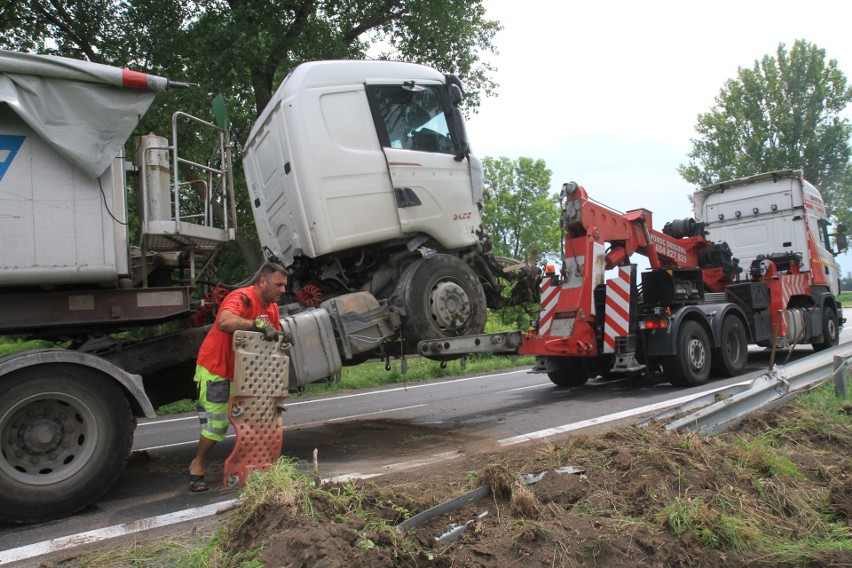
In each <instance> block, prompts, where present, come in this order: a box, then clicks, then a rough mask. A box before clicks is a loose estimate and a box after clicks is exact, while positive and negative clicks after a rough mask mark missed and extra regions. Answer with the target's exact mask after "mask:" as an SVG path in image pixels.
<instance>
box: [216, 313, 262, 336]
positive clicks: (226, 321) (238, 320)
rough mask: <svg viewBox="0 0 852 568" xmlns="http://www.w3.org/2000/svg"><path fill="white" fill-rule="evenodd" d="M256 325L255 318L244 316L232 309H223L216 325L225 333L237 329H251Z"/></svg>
mask: <svg viewBox="0 0 852 568" xmlns="http://www.w3.org/2000/svg"><path fill="white" fill-rule="evenodd" d="M253 325H254V320H250V319H246V318H242V317H240V316H238V315H237V314H235V313H234V312H232V311H230V310H221V311H220V313H219V317H217V318H216V327H217V328H219V331H224V332H225V333H234V332H235V331H240V330H242V331H249V330H250V329H251V328H252V326H253Z"/></svg>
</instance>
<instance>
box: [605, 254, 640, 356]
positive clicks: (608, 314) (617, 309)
mask: <svg viewBox="0 0 852 568" xmlns="http://www.w3.org/2000/svg"><path fill="white" fill-rule="evenodd" d="M632 270H633V267H632V266H622V267H619V269H618V276H617V277H615V278H610V279H609V280H607V281H606V307H605V308H604V345H603V351H604V353H615V338H616V337H624V336H626V335H628V333H629V329H630V280H631V272H632Z"/></svg>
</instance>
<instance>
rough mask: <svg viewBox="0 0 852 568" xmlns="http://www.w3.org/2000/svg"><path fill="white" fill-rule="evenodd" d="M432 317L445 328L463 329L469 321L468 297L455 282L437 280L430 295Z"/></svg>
mask: <svg viewBox="0 0 852 568" xmlns="http://www.w3.org/2000/svg"><path fill="white" fill-rule="evenodd" d="M430 308H431V313H432V318H433V319H434V320H435V322H436V323H437V324H438V325H439V326H440V327H441V328H442V329H446V330H464V329H465V327H466V326H467V323H468V322H469V321H470V317H471V313H470V299H469V298H468V297H467V294H466V293H465V291H464V288H462V287H461V286H459V285H458V284H456V283H455V282H439V283H438V284H437V285H435V287H434V288H433V289H432V294H431V296H430Z"/></svg>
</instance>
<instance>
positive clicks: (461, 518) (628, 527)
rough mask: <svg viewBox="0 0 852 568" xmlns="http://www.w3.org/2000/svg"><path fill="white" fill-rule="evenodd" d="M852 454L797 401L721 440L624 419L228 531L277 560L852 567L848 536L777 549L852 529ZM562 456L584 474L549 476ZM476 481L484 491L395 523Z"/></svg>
mask: <svg viewBox="0 0 852 568" xmlns="http://www.w3.org/2000/svg"><path fill="white" fill-rule="evenodd" d="M847 412H848V407H847ZM845 424H846V426H848V424H849V422H848V420H847V421H846V422H845ZM850 455H852V431H850V428H849V427H841V428H839V429H835V428H826V427H825V425H823V424H818V423H813V419H812V418H810V417H809V415H808V414H807V413H805V412H804V411H803V410H802V409H801V408H800V407H798V406H797V405H795V404H794V405H788V406H785V407H783V408H781V409H778V410H775V411H772V412H770V413H766V414H763V415H760V416H759V417H757V418H753V419H750V420H749V421H747V422H745V423H743V424H742V425H740V426H739V427H738V428H736V429H734V430H732V431H729V432H726V433H724V434H721V435H719V436H715V437H708V438H702V437H698V436H696V435H691V434H689V435H681V434H676V433H671V432H668V431H666V430H665V429H664V428H662V427H658V426H657V427H651V428H645V429H639V428H636V427H629V428H623V429H620V430H616V431H613V432H609V433H605V434H602V435H587V436H574V437H570V438H565V439H562V440H560V441H559V442H556V443H554V442H549V443H545V444H541V445H524V446H523V447H517V448H515V447H513V448H511V449H507V450H503V451H499V452H492V453H483V454H478V455H468V456H465V457H460V458H457V459H455V460H450V461H446V462H442V463H439V464H434V465H432V466H428V467H423V468H420V469H419V470H416V471H413V472H404V473H398V474H394V475H392V476H387V477H382V478H378V479H376V480H369V481H356V482H352V483H349V484H347V485H332V486H326V487H324V488H323V489H322V490H321V491H312V492H311V498H310V501H311V508H312V510H311V514H310V515H307V516H306V515H305V510H304V503H301V502H297V503H296V504H295V505H286V506H276V505H273V504H269V503H266V504H262V505H260V506H259V507H258V508H257V509H256V510H255V511H254V512H253V513H252V514H250V515H249V516H248V518H247V519H246V520H245V521H244V522H242V523H241V524H240V525H239V526H232V527H230V532H229V533H228V534H229V536H228V537H227V538H225V541H224V542H225V547H226V549H227V550H229V551H230V552H232V553H238V552H243V551H247V550H252V549H254V548H255V547H261V550H262V552H261V553H260V555H259V557H258V558H259V560H260V561H261V562H262V563H263V565H264V566H282V567H283V566H288V567H299V566H304V567H308V566H317V567H339V566H347V567H349V566H370V567H381V566H388V567H390V566H437V567H468V566H471V567H472V566H500V567H508V566H524V567H527V566H542V567H544V566H548V567H550V566H568V567H592V566H595V567H602V566H609V567H622V566H623V567H628V566H630V567H636V566H648V567H652V566H666V567H669V566H696V567H705V566H706V567H714V568H715V567H720V566H746V565H747V566H773V567H776V566H788V565H789V566H832V567H835V566H836V567H840V566H846V567H849V566H852V552H850V547H849V546H848V542H847V546H845V547H843V546H833V547H832V546H822V547H820V546H812V547H808V546H807V545H805V544H803V545H802V547H801V548H800V551H801V550H805V551H806V553H805V555H804V559H803V558H802V556H801V555H799V556H797V555H795V554H793V553H788V552H787V551H786V544H787V543H806V542H810V540H809V539H827V538H829V537H828V536H827V533H826V530H828V532H830V531H833V530H839V531H841V532H843V531H845V533H844V534H845V538H847V539H848V538H849V537H850V535H852V532H850V530H852V529H850V527H852V462H850V458H849V456H850ZM566 466H571V467H573V468H575V470H577V471H576V472H574V473H559V472H557V471H556V470H557V469H558V468H563V467H566ZM540 472H545V473H544V476H543V477H542V478H541V480H540V481H538V482H537V483H533V484H525V483H524V482H523V477H522V476H523V475H524V474H539V473H540ZM320 473H321V471H320ZM479 486H488V487H489V488H490V495H488V496H487V497H485V498H484V499H482V500H480V501H477V502H473V503H470V504H468V505H466V506H464V507H462V508H461V509H459V510H456V511H453V512H448V513H446V514H442V515H438V516H436V517H435V518H433V519H431V520H429V521H427V522H425V523H424V524H422V525H420V526H418V527H416V528H413V529H410V530H408V531H406V532H404V533H402V532H400V531H398V530H396V529H394V528H392V527H393V525H396V524H398V523H401V522H402V521H404V520H406V519H408V518H409V517H411V516H413V515H415V514H417V513H420V512H422V511H425V510H427V509H429V508H431V507H434V506H436V505H438V504H440V503H443V502H445V501H448V500H450V499H453V498H456V497H458V496H460V495H463V494H465V493H467V492H468V491H471V490H472V489H474V488H476V487H479ZM826 519H830V521H831V522H829V523H826ZM460 526H465V528H464V529H460V528H456V531H455V532H457V533H460V536H459V537H458V538H457V540H454V541H451V542H447V541H439V540H437V538H438V537H440V536H441V535H444V534H445V533H447V532H449V531H451V530H452V529H453V528H454V527H460ZM826 526H829V527H830V528H829V529H826V528H825V527H826ZM823 533H826V534H823ZM840 540H841V542H842V541H843V537H841V538H840Z"/></svg>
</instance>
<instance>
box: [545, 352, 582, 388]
mask: <svg viewBox="0 0 852 568" xmlns="http://www.w3.org/2000/svg"><path fill="white" fill-rule="evenodd" d="M548 367H555V369H554V370H552V371H548V372H547V376H548V377H549V378H550V382H552V383H553V384H554V385H556V386H558V387H579V386H581V385H584V384H586V381H588V380H589V373H588V370H587V368H586V365H585V364H584V362H583V360H582V359H578V358H576V357H553V358H551V359H550V361H549V365H548Z"/></svg>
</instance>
